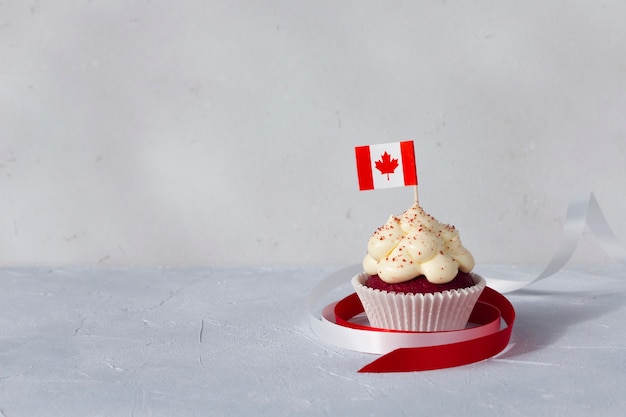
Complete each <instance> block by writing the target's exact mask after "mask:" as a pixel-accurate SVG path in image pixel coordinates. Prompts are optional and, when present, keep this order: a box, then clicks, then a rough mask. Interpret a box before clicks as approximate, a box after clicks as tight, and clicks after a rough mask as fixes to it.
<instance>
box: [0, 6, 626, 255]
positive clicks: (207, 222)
mask: <svg viewBox="0 0 626 417" xmlns="http://www.w3.org/2000/svg"><path fill="white" fill-rule="evenodd" d="M624 22H626V3H625V2H623V1H621V0H620V1H611V0H607V1H602V2H600V1H564V0H562V1H550V2H547V1H540V0H532V1H523V2H522V1H502V0H493V1H472V2H468V1H415V0H412V1H379V2H372V1H365V2H364V1H308V2H296V1H287V0H285V1H253V0H249V1H218V0H213V1H206V0H194V1H177V2H174V1H161V0H153V1H126V0H118V1H78V0H75V1H70V0H65V1H55V2H43V1H18V0H10V1H3V2H1V3H0V264H2V265H17V264H19V265H21V264H26V265H31V264H55V265H58V264H75V263H80V264H97V263H102V264H117V265H126V264H145V265H189V264H193V265H216V266H217V265H268V266H274V265H311V264H353V263H358V262H360V260H361V258H362V256H363V254H364V252H365V246H366V241H367V238H368V237H369V235H370V233H371V232H372V231H373V230H374V228H376V227H378V226H379V225H381V224H382V223H384V221H385V220H386V219H387V217H388V215H389V214H392V213H400V212H402V211H403V210H404V209H405V208H406V207H408V206H409V205H410V203H411V199H412V190H411V189H410V188H407V189H392V190H381V191H370V192H359V191H358V190H357V182H356V173H355V167H354V160H353V147H354V146H356V145H362V144H369V143H381V142H389V141H397V140H405V139H413V140H415V143H416V154H417V163H418V171H419V177H420V198H421V201H422V204H423V206H424V207H425V208H426V209H427V210H428V211H429V212H431V213H432V214H433V215H435V216H436V217H437V218H438V219H439V220H441V221H443V222H448V223H453V224H455V225H456V226H457V227H458V228H459V229H460V231H461V236H462V238H463V242H464V243H465V245H466V246H467V247H468V248H469V249H470V250H472V251H473V252H474V255H475V257H476V258H477V261H478V262H479V263H528V262H530V263H542V262H545V261H547V259H548V258H549V257H550V255H551V253H552V251H553V250H554V248H555V246H556V243H557V240H558V236H559V233H560V230H561V227H562V224H563V216H564V212H565V208H566V205H567V203H568V201H569V199H570V197H571V196H572V195H573V194H574V193H576V192H579V191H594V192H595V193H596V195H597V197H598V200H599V202H600V205H601V207H602V208H603V210H604V212H605V214H606V215H607V218H608V220H609V222H610V223H611V225H612V226H613V228H614V231H615V232H616V234H617V236H618V237H619V238H620V239H621V240H622V241H626V218H625V216H623V213H624V210H625V209H626V194H625V192H624V190H626V163H625V157H626V117H625V114H626V113H625V110H626V24H624ZM587 237H588V239H585V241H584V242H583V243H582V246H581V249H579V251H578V252H577V254H576V257H575V260H576V261H577V262H598V261H606V260H607V259H608V258H606V257H605V255H604V254H603V253H602V251H601V250H599V248H598V247H597V244H595V243H594V241H593V239H591V237H590V236H587Z"/></svg>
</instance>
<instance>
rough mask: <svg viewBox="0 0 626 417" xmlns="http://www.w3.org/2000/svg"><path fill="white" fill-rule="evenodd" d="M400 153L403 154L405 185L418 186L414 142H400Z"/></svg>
mask: <svg viewBox="0 0 626 417" xmlns="http://www.w3.org/2000/svg"><path fill="white" fill-rule="evenodd" d="M400 153H401V154H402V171H403V172H402V173H403V174H404V185H417V167H416V166H415V149H414V148H413V141H405V142H400Z"/></svg>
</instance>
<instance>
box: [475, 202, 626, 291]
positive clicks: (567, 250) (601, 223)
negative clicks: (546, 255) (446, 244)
mask: <svg viewBox="0 0 626 417" xmlns="http://www.w3.org/2000/svg"><path fill="white" fill-rule="evenodd" d="M585 224H586V225H588V226H589V230H591V232H592V233H593V234H594V236H595V237H596V239H598V241H599V242H600V244H601V245H602V248H603V249H604V250H605V251H606V252H607V253H608V254H609V255H611V256H612V257H613V258H614V259H615V260H617V261H618V262H619V263H621V264H622V265H624V266H626V249H624V246H622V245H621V243H620V242H619V241H618V240H617V238H616V237H615V234H614V233H613V230H611V227H610V226H609V224H608V222H607V221H606V218H605V217H604V214H603V213H602V210H601V209H600V205H599V204H598V200H596V197H595V195H594V194H593V193H584V194H580V195H577V196H575V197H574V198H573V199H572V200H571V201H570V203H569V206H568V208H567V214H566V216H565V225H564V226H563V233H562V235H561V241H560V242H559V245H558V247H557V250H556V252H555V253H554V255H553V256H552V259H551V260H550V262H548V264H547V265H546V267H545V268H544V270H543V271H542V272H541V273H540V274H539V275H537V276H536V277H534V278H532V279H530V280H525V281H511V280H505V279H499V278H491V277H485V279H486V280H487V285H488V286H490V287H491V288H493V289H494V290H496V291H498V292H500V293H503V294H504V293H509V292H513V291H517V290H519V289H521V288H524V287H526V286H528V285H530V284H532V283H533V282H537V281H539V280H542V279H545V278H548V277H549V276H551V275H554V274H556V273H557V272H559V271H560V270H561V268H563V267H564V266H565V265H566V264H567V262H568V261H569V260H570V258H571V257H572V255H573V254H574V251H575V250H576V246H577V245H578V243H579V242H580V240H581V238H582V235H583V232H584V231H585ZM483 276H484V274H483Z"/></svg>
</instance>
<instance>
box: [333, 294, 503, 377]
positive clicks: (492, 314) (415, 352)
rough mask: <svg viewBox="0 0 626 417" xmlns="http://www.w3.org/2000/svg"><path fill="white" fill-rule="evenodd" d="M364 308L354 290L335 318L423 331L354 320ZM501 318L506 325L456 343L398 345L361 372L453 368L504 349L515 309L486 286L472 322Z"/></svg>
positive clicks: (336, 309)
mask: <svg viewBox="0 0 626 417" xmlns="http://www.w3.org/2000/svg"><path fill="white" fill-rule="evenodd" d="M363 311H364V310H363V305H362V304H361V301H360V300H359V298H358V296H357V295H356V294H351V295H349V296H347V297H345V298H344V299H342V300H341V301H339V302H338V303H337V304H336V305H335V307H334V313H335V322H336V324H337V325H340V326H344V327H351V328H354V329H361V330H367V331H373V332H394V333H398V332H400V333H420V332H407V331H397V330H387V329H379V328H375V327H370V326H365V325H361V324H356V323H353V322H351V321H350V319H352V318H353V317H355V316H357V315H359V314H361V313H363ZM500 319H502V320H503V321H504V324H505V325H504V327H502V326H500V329H499V330H497V331H495V332H492V333H489V334H487V335H484V336H480V337H476V338H469V339H467V338H465V339H466V340H462V341H459V342H455V343H448V344H441V345H432V346H421V347H408V348H404V347H403V348H399V349H395V350H393V351H391V352H389V353H386V354H385V355H383V356H381V357H380V358H378V359H376V360H375V361H373V362H371V363H370V364H368V365H366V366H364V367H363V368H361V369H360V370H359V372H412V371H426V370H433V369H443V368H451V367H454V366H461V365H467V364H470V363H474V362H478V361H481V360H484V359H488V358H490V357H492V356H495V355H497V354H498V353H500V352H502V351H503V350H504V348H506V346H507V345H508V344H509V340H510V338H511V332H512V331H513V323H514V321H515V309H514V308H513V305H512V304H511V303H510V302H509V300H507V299H506V297H504V296H503V295H502V294H500V293H499V292H497V291H495V290H493V289H491V288H489V287H486V288H485V289H484V291H483V292H482V294H481V296H480V298H479V299H478V302H477V303H476V306H475V307H474V310H473V311H472V315H471V316H470V322H471V323H474V324H477V325H479V326H488V325H489V324H492V323H493V321H494V320H498V321H500ZM468 331H470V330H469V329H468V330H456V331H455V332H458V333H459V334H462V333H464V332H468Z"/></svg>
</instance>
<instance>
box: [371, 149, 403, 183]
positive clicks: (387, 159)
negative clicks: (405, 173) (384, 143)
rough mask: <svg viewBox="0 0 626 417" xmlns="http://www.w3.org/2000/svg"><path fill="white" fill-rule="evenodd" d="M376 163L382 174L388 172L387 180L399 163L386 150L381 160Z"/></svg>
mask: <svg viewBox="0 0 626 417" xmlns="http://www.w3.org/2000/svg"><path fill="white" fill-rule="evenodd" d="M374 165H375V166H376V169H377V170H379V171H380V173H381V174H382V175H384V174H387V181H389V174H393V172H394V171H395V170H396V168H398V165H399V164H398V160H397V159H391V155H389V154H388V153H387V151H385V153H384V154H382V155H381V156H380V160H379V161H376V163H375V164H374Z"/></svg>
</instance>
